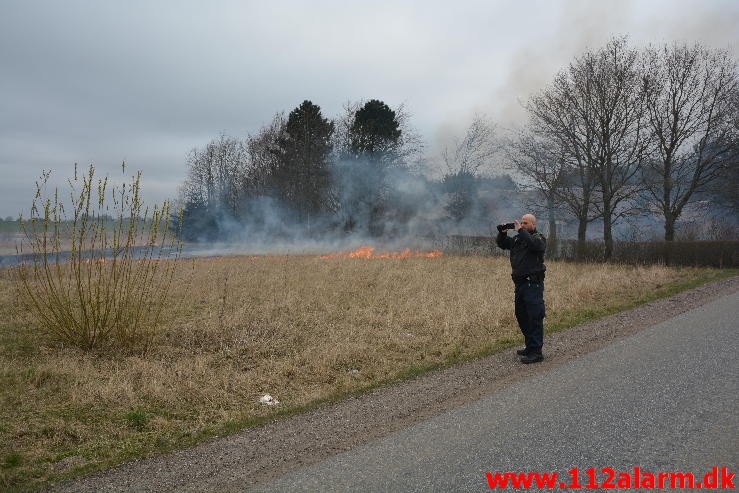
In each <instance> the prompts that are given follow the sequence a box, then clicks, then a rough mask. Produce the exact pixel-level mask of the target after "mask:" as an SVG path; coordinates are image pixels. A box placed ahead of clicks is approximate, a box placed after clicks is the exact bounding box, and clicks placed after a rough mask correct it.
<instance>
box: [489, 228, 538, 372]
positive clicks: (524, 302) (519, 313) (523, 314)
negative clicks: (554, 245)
mask: <svg viewBox="0 0 739 493" xmlns="http://www.w3.org/2000/svg"><path fill="white" fill-rule="evenodd" d="M511 226H513V227H512V228H511ZM508 229H515V230H516V231H517V232H518V234H517V235H516V236H515V237H513V238H509V237H508ZM495 242H496V243H497V244H498V246H499V247H500V248H502V249H503V250H510V251H511V267H512V270H513V272H512V274H511V277H513V284H514V285H515V293H516V294H515V300H516V320H518V326H519V327H520V328H521V332H522V333H523V337H524V341H525V343H526V346H525V347H524V348H522V349H519V350H517V351H516V354H518V355H519V356H521V362H522V363H527V364H528V363H538V362H540V361H542V360H543V359H544V355H543V354H542V352H541V348H542V346H543V345H544V315H545V313H544V271H545V270H546V266H545V265H544V250H545V249H546V244H547V243H546V238H544V235H542V234H541V233H539V232H538V231H537V230H536V218H535V217H534V215H533V214H524V216H523V217H522V218H521V222H520V223H519V222H518V221H514V222H513V223H508V224H501V225H499V226H498V237H497V238H496V239H495Z"/></svg>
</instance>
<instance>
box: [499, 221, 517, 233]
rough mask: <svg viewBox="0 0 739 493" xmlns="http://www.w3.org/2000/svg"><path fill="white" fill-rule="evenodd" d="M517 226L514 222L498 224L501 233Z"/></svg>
mask: <svg viewBox="0 0 739 493" xmlns="http://www.w3.org/2000/svg"><path fill="white" fill-rule="evenodd" d="M515 227H516V225H515V224H513V223H506V224H498V226H497V228H498V232H499V233H502V232H503V231H505V230H507V229H513V228H515Z"/></svg>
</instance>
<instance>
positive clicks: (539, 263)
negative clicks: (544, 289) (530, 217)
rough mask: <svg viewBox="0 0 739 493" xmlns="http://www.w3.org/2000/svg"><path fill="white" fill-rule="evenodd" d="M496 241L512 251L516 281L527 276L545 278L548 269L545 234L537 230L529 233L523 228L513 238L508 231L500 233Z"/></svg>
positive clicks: (512, 263)
mask: <svg viewBox="0 0 739 493" xmlns="http://www.w3.org/2000/svg"><path fill="white" fill-rule="evenodd" d="M495 243H497V244H498V246H499V247H500V248H502V249H503V250H510V251H511V268H512V269H513V272H512V274H511V277H513V280H514V281H520V280H523V279H525V278H526V276H534V277H535V278H537V279H538V280H543V279H544V271H545V270H546V269H547V268H546V266H545V265H544V250H546V247H547V240H546V238H544V235H543V234H541V233H539V232H538V231H537V230H534V231H533V232H532V233H529V232H528V231H527V230H526V229H525V228H521V229H519V230H518V235H516V236H514V237H513V238H509V237H508V235H507V234H506V233H498V237H497V238H496V239H495Z"/></svg>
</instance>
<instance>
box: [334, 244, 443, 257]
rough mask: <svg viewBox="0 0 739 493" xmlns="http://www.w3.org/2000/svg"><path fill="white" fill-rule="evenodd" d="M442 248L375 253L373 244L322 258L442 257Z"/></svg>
mask: <svg viewBox="0 0 739 493" xmlns="http://www.w3.org/2000/svg"><path fill="white" fill-rule="evenodd" d="M440 256H441V250H434V251H432V252H420V251H418V250H411V249H410V248H406V249H405V250H403V251H402V252H378V253H375V247H373V246H366V245H365V246H360V247H359V248H357V249H356V250H352V251H351V252H337V253H329V254H326V255H321V256H320V258H322V259H332V258H422V257H426V258H432V257H440Z"/></svg>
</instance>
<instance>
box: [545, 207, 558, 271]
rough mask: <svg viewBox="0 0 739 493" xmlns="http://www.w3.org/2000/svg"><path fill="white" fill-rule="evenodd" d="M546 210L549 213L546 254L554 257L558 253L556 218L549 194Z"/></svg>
mask: <svg viewBox="0 0 739 493" xmlns="http://www.w3.org/2000/svg"><path fill="white" fill-rule="evenodd" d="M547 210H548V213H549V238H547V250H548V252H547V253H548V256H549V257H550V258H554V257H556V256H558V255H559V245H558V244H557V220H556V217H555V215H554V197H552V196H551V195H550V196H549V197H548V198H547Z"/></svg>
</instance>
